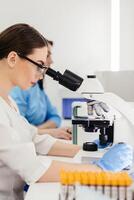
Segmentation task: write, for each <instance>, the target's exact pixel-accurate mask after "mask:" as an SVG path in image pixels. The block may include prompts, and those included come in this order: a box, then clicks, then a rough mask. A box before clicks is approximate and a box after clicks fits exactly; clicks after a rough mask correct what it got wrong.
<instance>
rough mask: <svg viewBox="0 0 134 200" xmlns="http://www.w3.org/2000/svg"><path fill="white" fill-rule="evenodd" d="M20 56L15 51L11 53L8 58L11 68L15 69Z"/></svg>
mask: <svg viewBox="0 0 134 200" xmlns="http://www.w3.org/2000/svg"><path fill="white" fill-rule="evenodd" d="M17 58H18V55H17V53H16V52H15V51H11V52H10V53H9V54H8V56H7V62H8V65H9V67H10V68H14V66H15V64H16V62H17Z"/></svg>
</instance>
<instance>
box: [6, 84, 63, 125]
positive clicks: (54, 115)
mask: <svg viewBox="0 0 134 200" xmlns="http://www.w3.org/2000/svg"><path fill="white" fill-rule="evenodd" d="M10 95H11V97H12V98H13V99H14V100H15V101H16V103H17V105H18V107H19V110H20V114H21V115H23V116H24V117H25V118H26V119H27V120H28V122H29V123H31V124H33V125H40V124H42V123H44V122H45V121H48V120H51V121H53V122H55V124H56V125H57V127H59V126H60V124H61V117H60V116H59V114H58V112H57V109H56V108H55V107H54V106H53V105H52V104H51V102H50V100H49V98H48V96H47V94H46V93H45V91H44V90H41V89H40V87H39V85H38V84H36V85H35V86H33V87H31V88H30V89H28V90H21V89H20V88H19V87H15V88H14V89H13V90H12V91H11V92H10Z"/></svg>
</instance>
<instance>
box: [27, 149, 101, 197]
mask: <svg viewBox="0 0 134 200" xmlns="http://www.w3.org/2000/svg"><path fill="white" fill-rule="evenodd" d="M103 153H104V151H97V152H86V151H82V150H81V151H79V153H78V154H77V155H76V156H75V157H74V158H67V157H56V156H52V157H51V158H52V159H55V160H62V161H67V162H78V163H79V162H81V159H82V158H83V157H84V160H86V158H87V161H88V160H89V159H90V158H91V159H92V158H98V157H101V156H102V154H103ZM59 191H60V184H59V183H35V184H33V185H32V186H30V188H29V190H28V192H27V194H26V196H25V200H44V199H45V200H58V195H59Z"/></svg>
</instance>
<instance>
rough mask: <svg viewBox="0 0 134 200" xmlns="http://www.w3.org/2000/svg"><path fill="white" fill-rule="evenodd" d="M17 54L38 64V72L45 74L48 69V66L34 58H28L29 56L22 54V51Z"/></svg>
mask: <svg viewBox="0 0 134 200" xmlns="http://www.w3.org/2000/svg"><path fill="white" fill-rule="evenodd" d="M17 55H18V56H19V57H20V58H23V59H25V60H28V61H29V62H31V63H32V64H34V65H36V66H37V72H39V73H40V74H45V73H46V71H47V70H48V67H46V66H45V65H44V64H40V63H37V62H35V61H34V60H32V59H30V58H28V57H27V56H24V55H23V54H21V53H17Z"/></svg>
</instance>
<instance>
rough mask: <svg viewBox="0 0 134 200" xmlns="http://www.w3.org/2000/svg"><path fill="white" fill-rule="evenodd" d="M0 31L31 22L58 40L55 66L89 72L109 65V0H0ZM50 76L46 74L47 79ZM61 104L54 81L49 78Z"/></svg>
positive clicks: (51, 91) (55, 99)
mask: <svg viewBox="0 0 134 200" xmlns="http://www.w3.org/2000/svg"><path fill="white" fill-rule="evenodd" d="M0 1H1V2H0V3H1V4H0V5H1V6H0V19H1V23H0V31H1V30H3V29H4V28H6V27H7V26H9V25H12V24H14V23H18V22H25V23H29V24H32V25H33V26H35V28H38V29H39V30H40V31H41V32H42V33H43V34H44V35H45V36H46V37H47V38H48V39H50V40H53V41H54V42H55V45H54V49H53V60H54V64H55V66H56V67H55V69H57V70H61V71H62V72H63V71H64V70H65V69H66V68H69V69H70V70H72V71H74V72H77V73H78V74H89V73H90V71H94V70H97V69H105V70H108V69H109V67H110V0H84V1H83V0H23V1H18V0H12V1H9V0H4V1H2V0H0ZM48 79H49V78H47V80H48ZM46 85H47V90H48V93H49V95H50V96H51V99H52V101H53V102H54V103H55V104H56V106H58V107H59V108H60V101H59V99H58V98H59V97H58V96H59V92H58V90H57V88H56V84H55V82H53V81H51V80H50V79H49V81H47V84H46Z"/></svg>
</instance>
